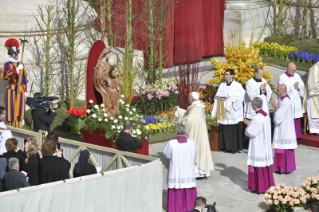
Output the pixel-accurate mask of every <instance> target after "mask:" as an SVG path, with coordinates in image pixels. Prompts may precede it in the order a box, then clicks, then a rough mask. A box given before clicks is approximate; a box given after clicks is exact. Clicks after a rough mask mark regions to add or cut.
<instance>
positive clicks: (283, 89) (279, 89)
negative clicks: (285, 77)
mask: <svg viewBox="0 0 319 212" xmlns="http://www.w3.org/2000/svg"><path fill="white" fill-rule="evenodd" d="M277 94H278V95H279V96H284V95H285V94H287V86H286V85H285V84H280V85H278V87H277Z"/></svg>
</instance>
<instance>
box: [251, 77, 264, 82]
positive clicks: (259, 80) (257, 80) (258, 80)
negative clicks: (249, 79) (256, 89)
mask: <svg viewBox="0 0 319 212" xmlns="http://www.w3.org/2000/svg"><path fill="white" fill-rule="evenodd" d="M253 79H254V80H255V81H256V82H262V81H261V79H257V78H256V77H253Z"/></svg>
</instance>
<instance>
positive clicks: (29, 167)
mask: <svg viewBox="0 0 319 212" xmlns="http://www.w3.org/2000/svg"><path fill="white" fill-rule="evenodd" d="M25 150H26V159H25V160H24V163H23V171H25V172H27V173H28V177H29V184H30V185H31V186H32V185H39V168H40V155H39V153H38V150H39V147H38V144H37V143H30V144H29V145H28V146H26V148H25Z"/></svg>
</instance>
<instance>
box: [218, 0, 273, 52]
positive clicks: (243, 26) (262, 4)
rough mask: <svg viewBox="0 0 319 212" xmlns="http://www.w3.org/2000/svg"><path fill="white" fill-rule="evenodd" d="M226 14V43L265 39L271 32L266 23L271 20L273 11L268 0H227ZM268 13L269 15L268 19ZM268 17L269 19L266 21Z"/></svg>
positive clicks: (233, 43) (234, 43) (232, 43)
mask: <svg viewBox="0 0 319 212" xmlns="http://www.w3.org/2000/svg"><path fill="white" fill-rule="evenodd" d="M225 3H226V10H225V13H224V14H225V16H224V43H225V44H227V43H230V44H231V45H233V46H237V45H239V44H240V43H241V42H242V41H245V42H246V44H247V46H249V43H250V40H251V39H252V41H257V40H258V41H263V40H264V38H265V37H267V36H270V35H271V32H270V31H269V30H268V29H267V28H265V24H267V23H270V22H271V17H270V16H271V12H272V11H269V14H268V10H269V9H270V10H271V8H269V4H268V3H267V1H266V0H226V1H225ZM267 14H268V15H269V17H268V19H267V18H266V17H267ZM266 19H267V21H266Z"/></svg>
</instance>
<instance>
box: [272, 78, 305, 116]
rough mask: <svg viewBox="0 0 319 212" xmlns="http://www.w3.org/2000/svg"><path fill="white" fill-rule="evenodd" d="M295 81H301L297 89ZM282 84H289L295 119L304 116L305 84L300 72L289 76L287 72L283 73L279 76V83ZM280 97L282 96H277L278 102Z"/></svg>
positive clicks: (288, 89) (288, 88) (288, 90)
mask: <svg viewBox="0 0 319 212" xmlns="http://www.w3.org/2000/svg"><path fill="white" fill-rule="evenodd" d="M295 82H299V85H298V88H297V89H296V88H295V86H294V84H295ZM280 84H285V85H286V86H287V93H288V95H289V97H290V99H291V102H292V110H293V117H294V118H295V119H297V118H300V117H303V108H302V103H301V98H302V97H303V94H304V89H305V85H304V83H303V81H302V80H301V78H300V76H299V74H297V73H295V74H294V76H293V77H288V76H287V74H285V73H283V74H282V75H280V77H279V78H278V85H280ZM279 99H280V97H278V98H277V102H279Z"/></svg>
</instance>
